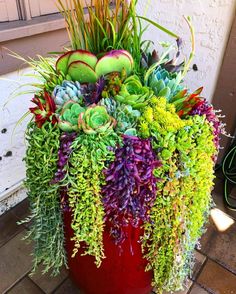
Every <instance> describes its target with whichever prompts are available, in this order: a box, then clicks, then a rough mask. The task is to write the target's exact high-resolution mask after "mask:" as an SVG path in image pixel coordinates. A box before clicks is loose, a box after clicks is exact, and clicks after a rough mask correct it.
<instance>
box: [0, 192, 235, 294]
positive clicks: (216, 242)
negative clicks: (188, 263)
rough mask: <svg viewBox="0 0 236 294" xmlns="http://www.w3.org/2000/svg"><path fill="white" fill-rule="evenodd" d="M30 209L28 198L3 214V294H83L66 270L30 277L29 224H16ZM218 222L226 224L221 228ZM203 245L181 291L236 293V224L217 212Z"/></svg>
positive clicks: (188, 293) (0, 239)
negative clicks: (26, 240) (184, 288)
mask: <svg viewBox="0 0 236 294" xmlns="http://www.w3.org/2000/svg"><path fill="white" fill-rule="evenodd" d="M214 198H215V201H216V202H217V203H218V205H219V208H221V205H222V201H221V196H220V195H219V194H218V195H217V193H215V196H214ZM27 210H28V202H27V200H25V201H23V202H22V203H20V204H19V205H17V206H16V207H15V208H13V209H11V210H10V211H9V212H7V213H5V214H4V215H3V216H1V217H0V293H1V294H2V293H9V294H38V293H56V294H72V293H80V291H79V290H78V289H77V288H76V287H75V286H74V284H73V283H72V282H71V280H70V279H69V277H68V273H67V271H66V270H65V269H63V270H62V271H61V274H60V276H58V277H56V278H52V277H50V275H49V274H47V275H44V276H42V275H41V273H40V269H39V271H38V272H37V273H36V274H35V275H33V276H30V272H31V269H32V264H31V258H32V257H31V255H30V253H31V251H32V247H31V245H27V244H26V243H25V242H24V241H22V237H23V236H24V234H25V232H26V230H27V227H26V226H23V225H21V226H18V225H17V224H16V222H17V221H18V220H19V219H22V218H24V217H25V216H26V215H27ZM222 210H223V208H222ZM218 212H219V211H218ZM226 212H228V211H226ZM213 216H214V215H213ZM225 216H226V223H225V220H224V217H225ZM232 216H233V217H234V216H235V215H232ZM222 217H223V219H222ZM215 221H217V222H216V223H218V221H220V222H221V223H222V222H223V224H224V226H225V225H226V226H225V227H223V228H221V231H220V230H219V228H218V227H217V225H216V224H215ZM227 223H228V225H227ZM201 244H202V246H201V249H200V250H199V251H196V260H197V262H196V265H195V268H194V274H193V277H192V278H191V279H189V280H188V282H187V285H186V290H185V291H181V292H178V294H206V293H211V294H236V223H234V222H233V219H231V218H229V217H228V216H227V215H225V214H224V213H223V214H222V215H216V217H213V218H212V219H211V220H210V224H209V226H208V230H207V232H206V233H205V235H204V236H203V238H202V241H201ZM111 294H112V293H111Z"/></svg>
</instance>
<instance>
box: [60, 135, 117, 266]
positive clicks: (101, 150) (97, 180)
mask: <svg viewBox="0 0 236 294" xmlns="http://www.w3.org/2000/svg"><path fill="white" fill-rule="evenodd" d="M119 140H120V139H119V137H118V136H117V135H116V134H115V132H113V130H109V131H107V132H106V133H102V134H90V135H88V134H81V135H80V136H78V137H77V138H76V139H75V141H74V142H73V143H72V146H71V147H72V150H73V152H72V154H71V156H70V158H69V161H68V165H67V166H66V167H65V169H66V172H67V173H66V176H65V178H64V180H63V182H62V185H65V186H67V187H68V192H67V194H68V199H69V206H70V208H71V209H72V213H73V220H72V223H71V227H72V229H73V230H74V237H73V239H72V240H74V241H75V247H74V252H73V256H75V254H76V253H77V252H78V250H79V248H80V246H81V244H85V245H86V247H85V248H83V249H84V254H89V255H92V256H94V257H95V260H96V261H95V263H96V265H97V266H100V264H101V262H102V259H103V258H104V257H105V256H104V252H103V228H104V217H105V212H104V208H103V204H102V201H101V195H100V192H101V186H102V184H104V175H103V169H104V168H105V164H106V162H107V161H112V160H114V152H113V151H112V147H115V146H116V144H117V143H118V142H119ZM108 146H109V148H108Z"/></svg>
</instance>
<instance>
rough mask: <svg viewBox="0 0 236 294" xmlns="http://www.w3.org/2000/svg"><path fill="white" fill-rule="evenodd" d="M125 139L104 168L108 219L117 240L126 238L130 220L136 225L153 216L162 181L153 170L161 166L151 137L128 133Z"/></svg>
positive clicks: (103, 190)
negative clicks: (125, 230)
mask: <svg viewBox="0 0 236 294" xmlns="http://www.w3.org/2000/svg"><path fill="white" fill-rule="evenodd" d="M123 142H124V145H123V146H122V147H120V148H117V150H116V152H115V160H114V161H113V162H112V163H111V164H110V166H109V167H108V168H107V169H105V170H104V174H105V180H106V184H105V185H104V186H103V188H102V195H103V204H104V208H105V212H106V220H108V221H109V222H111V235H112V236H113V237H114V239H115V242H116V244H121V243H122V242H123V241H124V240H125V238H126V236H125V232H124V230H123V229H122V227H123V226H127V225H128V223H130V224H131V225H133V226H134V227H136V226H137V225H138V224H139V223H140V222H142V221H148V220H149V216H148V213H149V210H150V208H151V207H152V205H153V203H154V201H155V199H156V193H157V181H158V178H156V177H155V176H154V175H153V171H154V169H156V168H158V167H160V166H161V163H160V161H159V160H157V157H156V155H155V153H154V151H153V149H152V146H151V141H150V139H140V138H138V137H134V136H127V135H124V136H123Z"/></svg>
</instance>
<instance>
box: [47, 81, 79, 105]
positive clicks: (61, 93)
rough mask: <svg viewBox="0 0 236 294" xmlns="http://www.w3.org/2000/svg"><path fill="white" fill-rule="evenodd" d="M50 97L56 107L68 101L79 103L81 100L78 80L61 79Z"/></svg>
mask: <svg viewBox="0 0 236 294" xmlns="http://www.w3.org/2000/svg"><path fill="white" fill-rule="evenodd" d="M52 98H53V100H54V102H55V104H56V106H57V107H58V108H60V107H63V106H64V104H65V103H66V102H68V101H73V102H76V103H80V104H81V102H82V101H83V95H82V93H81V85H80V83H79V82H73V81H63V83H62V85H57V86H56V87H55V88H54V90H53V93H52Z"/></svg>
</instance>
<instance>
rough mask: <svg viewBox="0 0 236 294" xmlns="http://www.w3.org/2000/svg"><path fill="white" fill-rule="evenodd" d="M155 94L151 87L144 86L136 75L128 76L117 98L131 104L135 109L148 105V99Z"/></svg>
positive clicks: (121, 101)
mask: <svg viewBox="0 0 236 294" xmlns="http://www.w3.org/2000/svg"><path fill="white" fill-rule="evenodd" d="M152 96H153V91H152V89H150V88H149V87H146V86H143V85H142V83H141V81H140V79H139V77H138V76H136V75H133V76H130V77H128V78H127V79H126V80H125V81H124V83H123V85H122V86H121V90H120V92H119V94H118V95H116V96H115V99H116V100H117V101H118V102H120V103H124V104H128V105H131V106H132V108H134V109H140V108H142V107H144V106H146V105H147V102H148V100H149V99H150V98H151V97H152Z"/></svg>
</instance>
